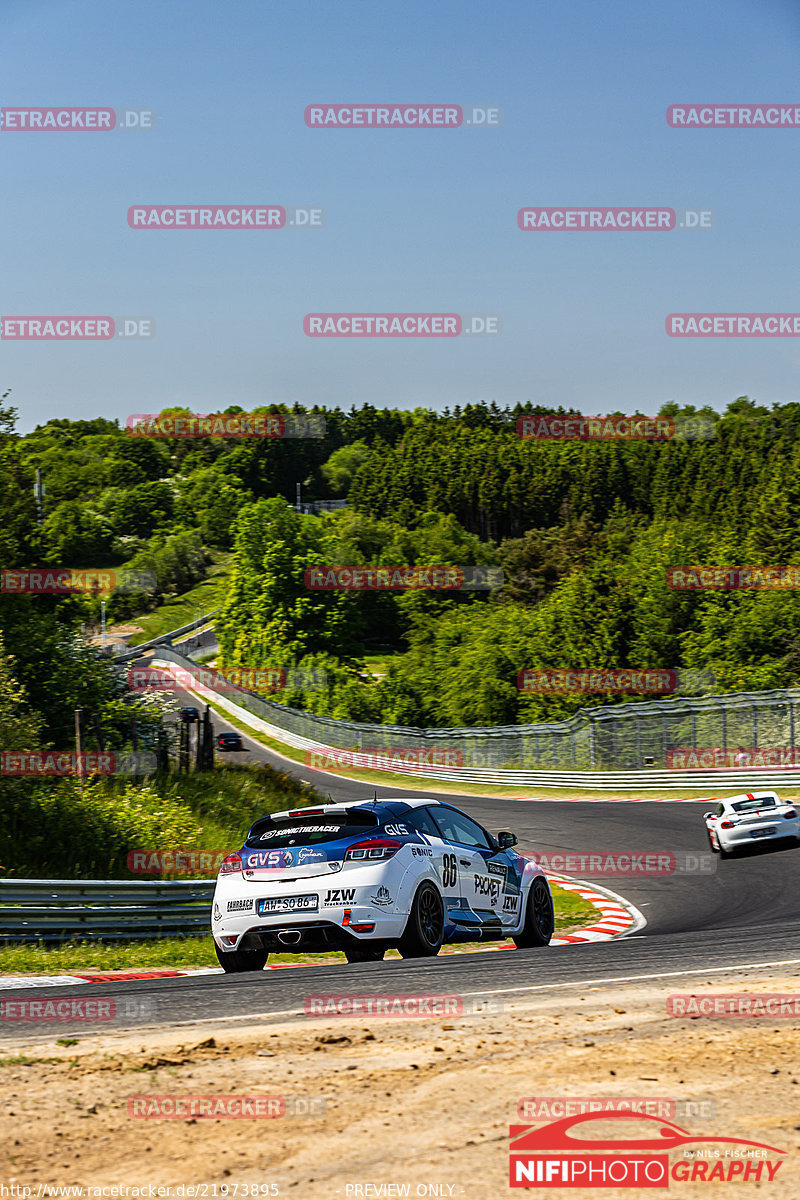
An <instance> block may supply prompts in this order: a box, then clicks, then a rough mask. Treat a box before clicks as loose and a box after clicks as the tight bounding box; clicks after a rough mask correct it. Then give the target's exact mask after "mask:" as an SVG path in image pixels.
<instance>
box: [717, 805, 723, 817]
mask: <svg viewBox="0 0 800 1200" xmlns="http://www.w3.org/2000/svg"><path fill="white" fill-rule="evenodd" d="M724 812H725V805H724V804H720V806H719V808H718V809H717V816H718V817H721V816H722V814H723V813H724Z"/></svg>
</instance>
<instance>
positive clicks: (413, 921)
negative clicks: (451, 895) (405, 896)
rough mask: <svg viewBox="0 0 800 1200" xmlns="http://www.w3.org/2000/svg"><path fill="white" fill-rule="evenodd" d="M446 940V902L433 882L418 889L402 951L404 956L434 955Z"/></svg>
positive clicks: (402, 938)
mask: <svg viewBox="0 0 800 1200" xmlns="http://www.w3.org/2000/svg"><path fill="white" fill-rule="evenodd" d="M443 939H444V903H443V902H442V897H441V896H440V895H439V891H438V889H437V888H435V887H434V885H433V884H432V883H430V882H425V883H423V884H422V886H421V887H420V888H419V889H418V891H417V894H416V896H415V897H414V901H413V903H412V905H411V912H410V913H409V914H408V923H407V924H406V927H405V930H404V931H403V936H402V937H401V938H400V941H399V943H398V947H397V948H398V950H399V951H400V953H401V954H402V956H403V958H433V957H435V956H436V955H437V954H438V953H439V951H440V950H441V947H442V941H443Z"/></svg>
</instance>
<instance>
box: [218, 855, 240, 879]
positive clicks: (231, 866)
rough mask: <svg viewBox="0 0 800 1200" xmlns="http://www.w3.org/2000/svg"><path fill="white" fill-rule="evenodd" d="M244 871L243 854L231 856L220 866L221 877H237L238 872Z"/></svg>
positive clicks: (224, 859)
mask: <svg viewBox="0 0 800 1200" xmlns="http://www.w3.org/2000/svg"><path fill="white" fill-rule="evenodd" d="M241 869H242V856H241V854H229V855H228V857H227V858H223V860H222V862H221V863H220V864H219V873H220V875H235V874H236V872H237V871H241Z"/></svg>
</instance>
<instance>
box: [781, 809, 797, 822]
mask: <svg viewBox="0 0 800 1200" xmlns="http://www.w3.org/2000/svg"><path fill="white" fill-rule="evenodd" d="M783 815H784V818H785V819H786V820H787V821H793V820H794V819H795V817H796V816H797V812H796V810H795V809H793V808H790V809H789V811H788V812H785V813H784V814H783Z"/></svg>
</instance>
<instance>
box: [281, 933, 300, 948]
mask: <svg viewBox="0 0 800 1200" xmlns="http://www.w3.org/2000/svg"><path fill="white" fill-rule="evenodd" d="M302 936H303V935H302V933H301V932H300V930H299V929H281V930H280V931H279V933H278V941H279V942H280V943H281V945H283V946H297V945H299V943H300V940H301V938H302Z"/></svg>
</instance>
